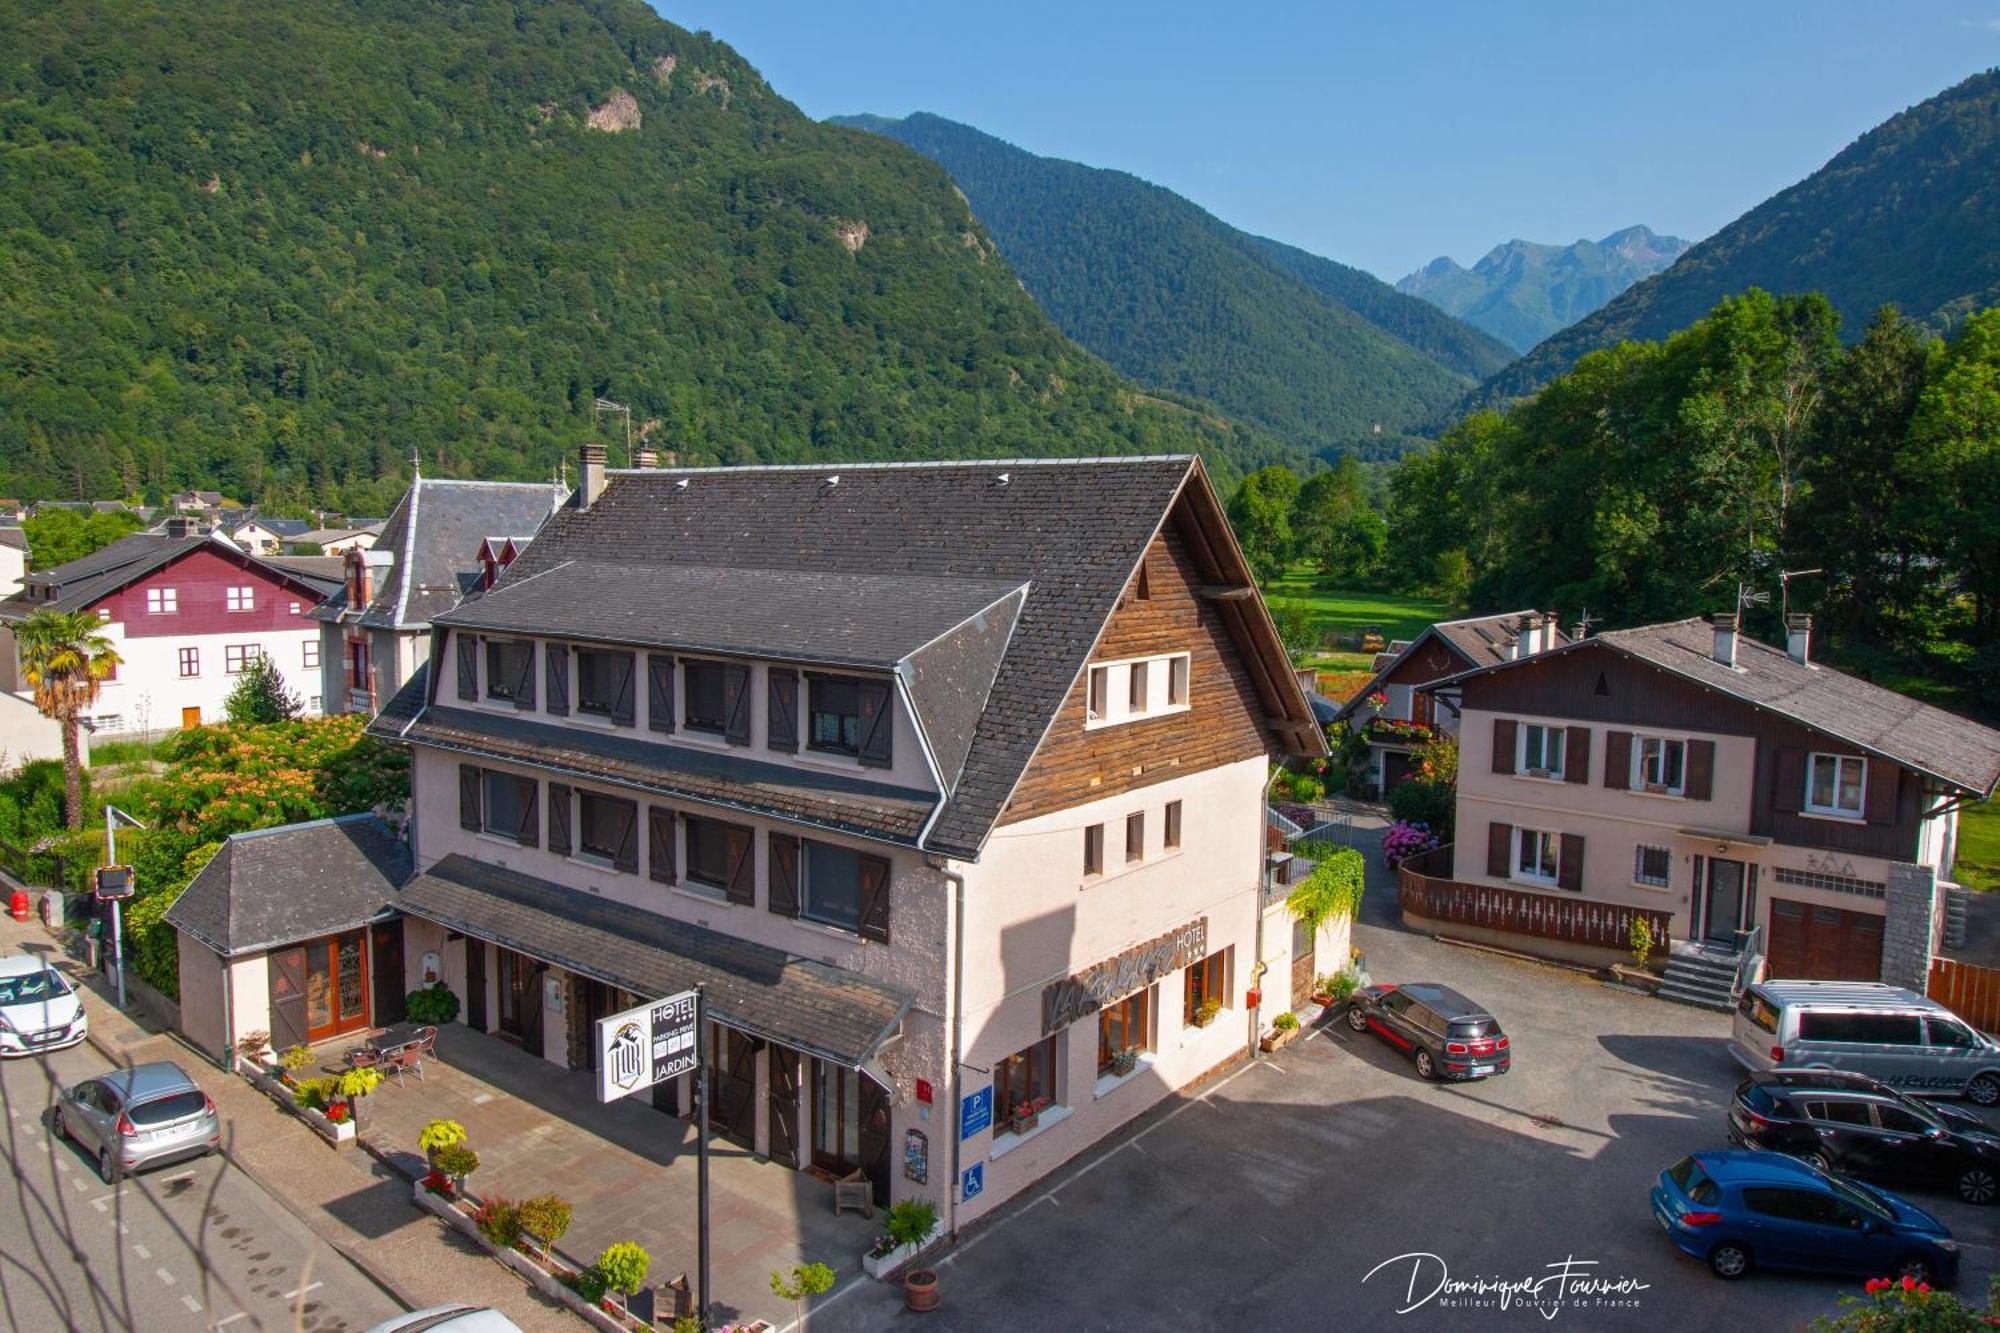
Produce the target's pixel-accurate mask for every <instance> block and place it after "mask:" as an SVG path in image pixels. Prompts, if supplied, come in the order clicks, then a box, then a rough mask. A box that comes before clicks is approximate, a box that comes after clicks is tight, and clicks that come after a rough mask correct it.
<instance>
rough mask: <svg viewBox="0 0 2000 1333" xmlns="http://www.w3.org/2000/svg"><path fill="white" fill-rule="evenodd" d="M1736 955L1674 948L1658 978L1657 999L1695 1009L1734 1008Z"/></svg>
mask: <svg viewBox="0 0 2000 1333" xmlns="http://www.w3.org/2000/svg"><path fill="white" fill-rule="evenodd" d="M1735 982H1736V956H1735V955H1734V954H1730V953H1724V952H1722V951H1721V950H1707V949H1700V950H1697V949H1692V948H1687V947H1685V946H1680V947H1676V948H1675V949H1674V951H1673V956H1672V957H1671V958H1669V959H1668V960H1667V970H1666V973H1665V974H1664V975H1663V976H1662V977H1661V978H1660V998H1661V999H1663V1000H1672V1001H1674V1002H1675V1003H1676V1004H1688V1005H1693V1006H1694V1007H1695V1008H1697V1009H1713V1010H1715V1011H1717V1012H1718V1013H1725V1014H1726V1013H1728V1012H1730V1011H1731V1010H1732V1009H1734V1008H1735V1007H1736V1004H1735V1001H1734V1000H1733V999H1732V998H1731V990H1732V988H1733V986H1734V985H1735Z"/></svg>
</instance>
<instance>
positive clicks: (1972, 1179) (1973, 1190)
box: [1958, 1166, 2000, 1203]
mask: <svg viewBox="0 0 2000 1333" xmlns="http://www.w3.org/2000/svg"><path fill="white" fill-rule="evenodd" d="M1995 1194H2000V1178H1996V1177H1995V1176H1994V1174H1993V1171H1992V1169H1991V1168H1990V1167H1984V1166H1968V1167H1967V1168H1965V1170H1963V1171H1961V1172H1959V1173H1958V1197H1959V1198H1961V1199H1963V1200H1965V1201H1966V1202H1967V1203H1992V1202H1993V1196H1994V1195H1995Z"/></svg>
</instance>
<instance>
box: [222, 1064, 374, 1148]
mask: <svg viewBox="0 0 2000 1333" xmlns="http://www.w3.org/2000/svg"><path fill="white" fill-rule="evenodd" d="M236 1072H237V1073H239V1074H241V1075H243V1077H244V1078H246V1079H248V1080H249V1082H250V1084H251V1086H253V1087H255V1088H256V1089H257V1090H258V1091H260V1092H262V1093H263V1094H264V1095H265V1096H267V1097H269V1098H270V1099H271V1100H272V1101H274V1102H276V1103H277V1104H278V1105H280V1106H282V1107H284V1108H285V1109H286V1110H287V1111H290V1112H291V1113H292V1114H293V1115H295V1116H297V1117H298V1118H299V1119H301V1120H303V1121H305V1122H306V1124H308V1125H310V1126H311V1127H312V1129H313V1132H314V1133H316V1134H318V1135H319V1136H320V1137H321V1138H323V1139H325V1140H326V1141H327V1142H328V1143H330V1144H332V1145H333V1146H334V1147H336V1148H342V1147H346V1146H348V1145H349V1144H352V1143H353V1142H354V1132H355V1131H354V1117H353V1115H352V1113H350V1114H349V1115H348V1117H347V1119H345V1120H340V1121H334V1120H329V1119H327V1118H326V1115H325V1113H324V1112H321V1111H314V1110H311V1109H309V1108H307V1107H304V1106H300V1105H299V1104H298V1103H296V1102H294V1101H293V1100H292V1088H291V1085H290V1084H288V1083H286V1082H285V1081H284V1080H283V1078H282V1077H281V1076H279V1075H278V1074H276V1073H274V1072H273V1071H271V1070H269V1069H260V1068H258V1067H257V1066H256V1065H254V1064H251V1063H250V1062H249V1061H248V1060H239V1061H237V1062H236Z"/></svg>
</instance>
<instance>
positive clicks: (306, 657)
mask: <svg viewBox="0 0 2000 1333" xmlns="http://www.w3.org/2000/svg"><path fill="white" fill-rule="evenodd" d="M299 649H300V653H299V667H300V669H302V670H305V671H317V670H319V640H318V639H317V638H309V639H307V640H306V641H305V642H303V643H301V644H300V645H299Z"/></svg>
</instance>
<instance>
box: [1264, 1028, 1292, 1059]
mask: <svg viewBox="0 0 2000 1333" xmlns="http://www.w3.org/2000/svg"><path fill="white" fill-rule="evenodd" d="M1298 1035H1299V1029H1297V1028H1293V1029H1291V1030H1290V1031H1289V1032H1279V1031H1276V1030H1273V1031H1271V1032H1269V1033H1267V1034H1266V1035H1265V1036H1264V1038H1263V1039H1262V1040H1261V1041H1259V1042H1258V1043H1257V1049H1258V1050H1260V1051H1262V1052H1264V1053H1265V1054H1266V1055H1269V1054H1270V1053H1271V1052H1272V1051H1277V1050H1283V1049H1284V1048H1285V1047H1287V1046H1289V1045H1291V1044H1292V1042H1293V1041H1294V1040H1295V1039H1296V1038H1297V1037H1298Z"/></svg>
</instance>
